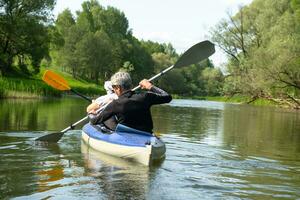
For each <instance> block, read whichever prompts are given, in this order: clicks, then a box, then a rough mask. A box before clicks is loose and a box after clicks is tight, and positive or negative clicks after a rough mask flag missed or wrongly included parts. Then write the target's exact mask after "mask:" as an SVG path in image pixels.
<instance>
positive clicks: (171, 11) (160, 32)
mask: <svg viewBox="0 0 300 200" xmlns="http://www.w3.org/2000/svg"><path fill="white" fill-rule="evenodd" d="M98 1H99V3H100V4H101V5H103V6H108V5H109V6H113V7H116V8H118V9H119V10H121V11H123V12H124V13H125V15H126V17H127V19H128V21H129V27H130V29H132V31H133V35H134V36H135V37H137V38H139V39H144V40H152V41H156V42H160V43H161V42H164V43H169V42H170V43H171V44H172V45H173V46H174V48H175V49H176V50H177V52H178V53H182V52H183V51H185V50H186V49H188V48H189V47H191V46H192V45H193V44H196V43H197V42H200V41H202V40H206V39H209V38H208V36H209V30H210V29H211V28H212V27H214V26H215V25H216V24H217V23H218V22H219V21H220V20H221V19H222V18H226V16H227V13H228V12H229V13H236V11H237V8H238V7H239V6H242V5H247V4H249V3H251V2H252V0H151V1H150V0H98ZM82 2H84V0H69V1H68V0H57V4H56V7H55V9H54V15H55V16H57V15H58V13H60V12H62V11H63V10H64V9H66V8H69V9H70V10H71V11H72V13H73V14H74V15H75V11H76V10H81V4H82ZM212 60H213V62H214V64H215V65H217V66H219V65H221V64H222V63H223V62H225V61H226V59H225V56H224V54H222V53H221V51H220V50H218V49H217V52H216V53H215V54H214V55H213V56H212Z"/></svg>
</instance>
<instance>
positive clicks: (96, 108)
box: [86, 81, 118, 114]
mask: <svg viewBox="0 0 300 200" xmlns="http://www.w3.org/2000/svg"><path fill="white" fill-rule="evenodd" d="M104 89H105V90H106V95H103V96H101V97H99V98H97V99H96V100H94V101H93V103H91V104H90V105H89V106H88V107H87V108H86V112H87V113H88V114H97V113H98V112H100V111H102V110H103V109H104V108H105V107H106V106H107V105H108V104H109V103H110V102H112V101H113V100H115V99H117V98H118V96H117V95H116V94H115V93H114V90H113V88H112V84H111V82H110V81H105V83H104Z"/></svg>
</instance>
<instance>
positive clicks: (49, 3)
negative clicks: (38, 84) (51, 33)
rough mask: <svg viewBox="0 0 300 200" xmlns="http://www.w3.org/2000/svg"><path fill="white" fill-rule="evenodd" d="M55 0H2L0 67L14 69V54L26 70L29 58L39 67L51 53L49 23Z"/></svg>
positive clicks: (0, 12) (0, 3)
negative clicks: (49, 51) (49, 50)
mask: <svg viewBox="0 0 300 200" xmlns="http://www.w3.org/2000/svg"><path fill="white" fill-rule="evenodd" d="M54 4H55V0H40V1H35V0H27V1H22V0H14V1H6V0H0V48H1V50H0V70H1V72H2V73H3V74H7V73H9V71H11V70H12V68H11V66H12V64H13V61H14V59H15V58H18V60H19V63H20V64H21V66H23V70H25V71H27V66H26V63H25V61H26V59H27V58H29V59H30V60H31V65H32V66H33V67H34V72H38V71H39V63H40V61H41V59H42V58H43V57H44V56H45V55H47V53H48V42H49V39H48V34H47V27H46V26H45V24H46V23H48V21H49V15H50V11H51V10H52V9H53V7H54Z"/></svg>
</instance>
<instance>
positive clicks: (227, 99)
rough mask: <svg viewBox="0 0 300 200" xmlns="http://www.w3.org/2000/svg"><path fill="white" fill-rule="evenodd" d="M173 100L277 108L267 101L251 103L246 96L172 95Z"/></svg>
mask: <svg viewBox="0 0 300 200" xmlns="http://www.w3.org/2000/svg"><path fill="white" fill-rule="evenodd" d="M173 98H174V99H195V100H206V101H217V102H227V103H239V104H249V105H256V106H278V104H276V103H275V102H273V101H270V100H267V99H262V98H260V99H256V100H255V101H252V102H251V98H250V97H247V96H233V97H228V96H215V97H210V96H191V97H183V96H179V95H173Z"/></svg>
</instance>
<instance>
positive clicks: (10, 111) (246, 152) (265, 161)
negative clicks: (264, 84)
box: [0, 98, 300, 199]
mask: <svg viewBox="0 0 300 200" xmlns="http://www.w3.org/2000/svg"><path fill="white" fill-rule="evenodd" d="M86 106H87V103H86V102H85V101H83V100H81V99H76V98H73V99H71V98H70V99H69V98H66V99H55V100H1V101H0V155H1V158H0V199H300V113H299V112H295V111H289V110H283V109H277V108H271V107H253V106H246V105H231V104H225V103H216V102H208V101H194V100H173V101H172V102H171V103H170V104H168V105H164V106H157V107H154V108H153V110H152V113H153V120H154V126H155V132H156V133H158V134H160V135H161V137H162V139H163V140H164V141H165V143H166V145H167V153H166V159H165V160H164V161H162V162H161V163H158V164H156V165H155V166H151V167H144V166H141V165H138V164H135V163H130V162H127V161H126V160H122V159H118V158H113V157H110V156H107V155H104V154H100V153H97V152H93V151H92V150H91V149H89V148H87V146H85V145H84V144H81V141H80V134H81V132H80V128H81V127H80V126H78V127H77V129H78V130H73V131H69V132H68V133H67V134H65V136H64V137H63V138H62V140H61V141H60V142H59V143H58V144H51V145H47V146H46V145H39V144H35V143H34V142H33V141H32V140H33V138H34V137H37V136H41V135H44V134H47V133H49V132H50V131H59V130H62V129H64V128H65V127H67V126H69V125H70V124H71V123H72V122H76V121H77V120H79V119H81V118H83V117H84V111H85V107H86Z"/></svg>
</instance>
